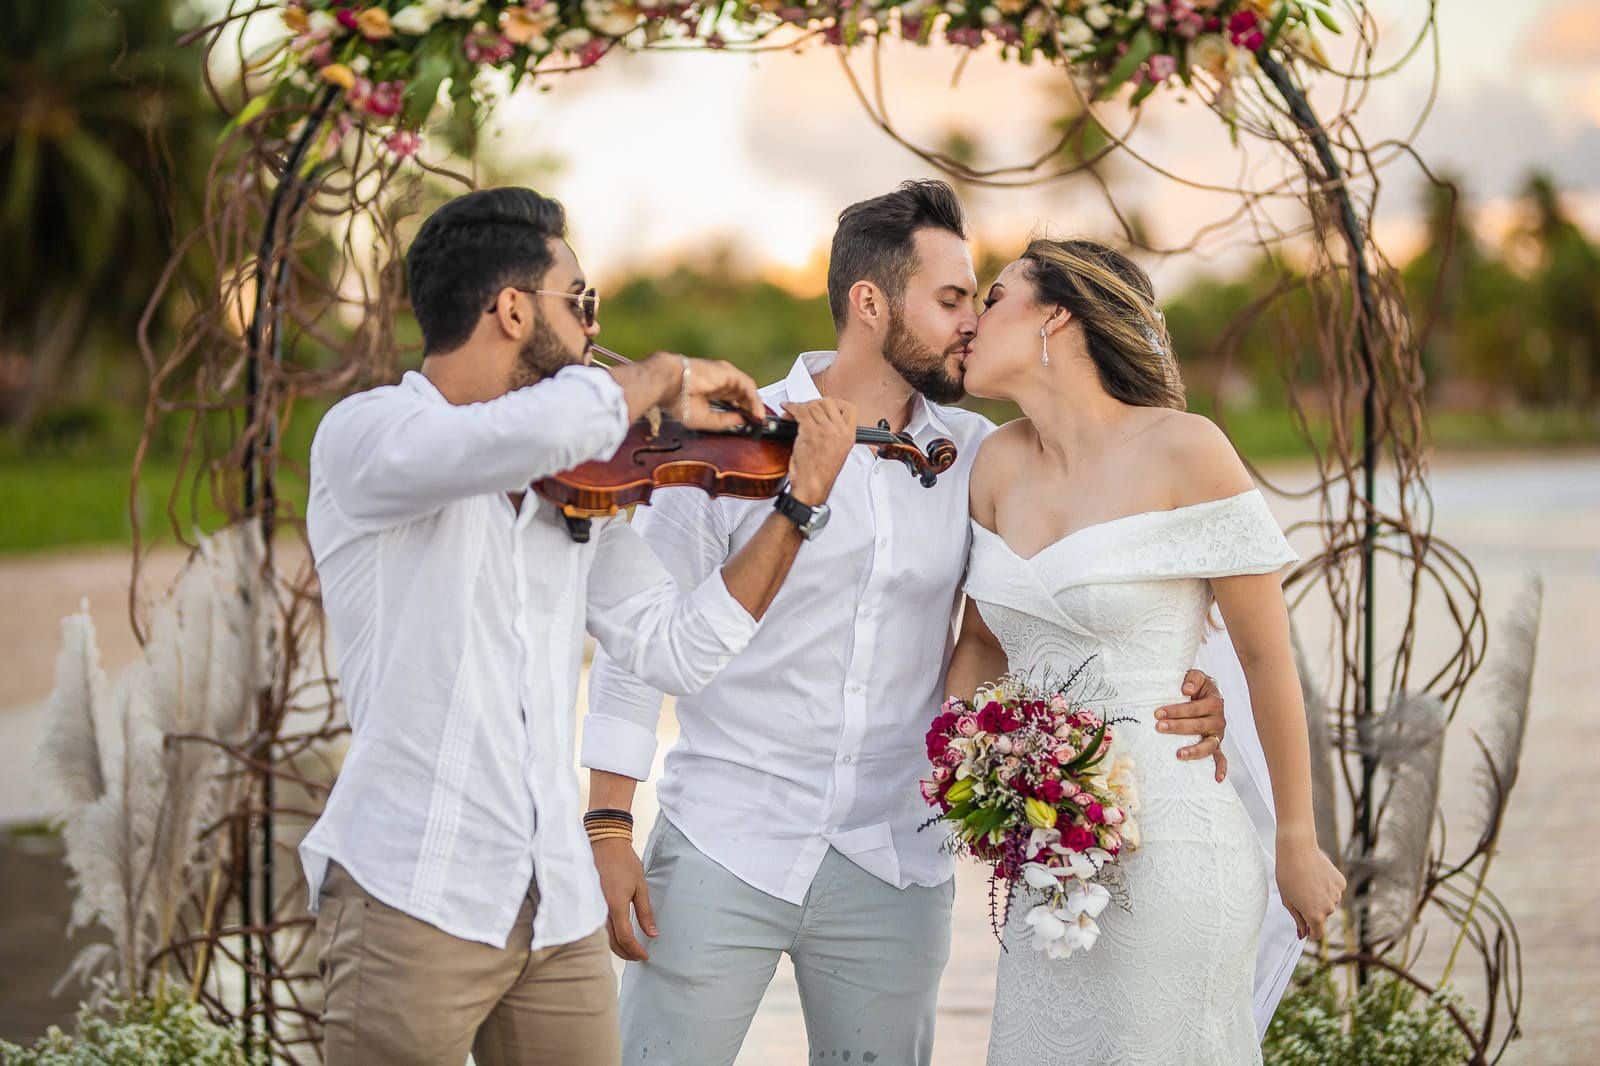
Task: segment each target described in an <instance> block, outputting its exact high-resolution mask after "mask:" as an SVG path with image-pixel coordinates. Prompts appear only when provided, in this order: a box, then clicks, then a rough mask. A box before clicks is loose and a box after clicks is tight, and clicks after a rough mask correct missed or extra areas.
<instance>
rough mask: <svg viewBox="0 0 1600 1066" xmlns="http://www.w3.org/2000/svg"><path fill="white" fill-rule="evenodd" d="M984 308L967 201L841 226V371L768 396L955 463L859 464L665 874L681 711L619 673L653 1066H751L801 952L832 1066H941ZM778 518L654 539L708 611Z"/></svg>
mask: <svg viewBox="0 0 1600 1066" xmlns="http://www.w3.org/2000/svg"><path fill="white" fill-rule="evenodd" d="M976 292H977V281H976V279H975V277H974V272H973V266H972V257H971V253H970V251H969V250H968V247H967V243H966V233H965V221H964V218H963V213H962V209H961V205H960V203H959V201H958V200H957V199H956V196H955V193H954V192H953V191H952V190H951V189H950V187H949V186H948V185H945V184H944V183H942V182H935V181H921V182H907V183H905V184H904V185H902V186H901V187H900V188H899V189H897V190H896V191H895V192H892V193H889V194H888V195H885V196H880V197H878V198H876V199H873V200H868V201H865V202H863V203H859V204H856V205H854V206H852V207H850V208H847V209H846V210H845V211H844V213H843V214H842V215H841V216H840V219H839V227H838V230H837V232H836V233H835V235H834V238H833V247H832V255H831V259H830V262H829V269H828V299H829V304H830V307H831V310H832V314H833V319H834V326H835V328H836V330H837V334H838V350H837V351H836V352H808V353H806V354H804V355H802V356H800V358H799V359H798V360H797V361H796V362H795V364H794V367H793V369H792V370H791V371H790V373H789V376H788V377H787V378H786V379H784V380H783V381H782V382H779V383H777V384H775V385H772V386H769V387H768V388H766V389H764V390H762V396H763V398H764V399H765V400H766V402H767V403H768V404H771V405H773V406H776V405H778V404H780V403H786V402H787V403H792V402H794V401H796V400H802V401H806V400H809V401H814V400H816V399H817V398H818V397H826V398H832V399H841V400H847V401H849V402H850V403H851V404H853V405H854V407H855V408H856V410H858V411H859V412H860V413H861V415H862V416H863V421H865V422H867V423H868V424H874V423H877V422H878V421H879V420H880V419H882V420H884V421H886V422H887V423H888V426H889V428H890V429H891V430H894V431H901V430H904V431H906V432H908V433H909V434H910V435H911V436H912V437H913V438H914V439H915V440H916V442H917V443H918V444H919V445H920V446H922V447H924V448H925V447H927V446H928V445H929V444H930V443H931V442H932V441H933V440H935V439H936V438H939V437H947V438H950V439H951V440H953V441H954V442H955V444H956V447H957V450H958V458H957V460H956V462H955V465H954V466H953V467H952V468H951V469H949V470H948V471H947V472H945V473H944V474H942V475H941V476H940V477H939V480H938V483H937V484H936V485H935V486H934V487H932V488H924V487H923V486H922V485H921V484H920V483H919V482H918V481H917V480H916V479H915V478H912V477H908V476H907V474H906V472H905V471H904V470H903V469H901V468H900V466H899V465H898V464H895V463H885V462H879V461H876V460H874V458H873V457H872V455H871V453H870V452H869V451H868V450H866V449H856V450H855V451H853V452H851V454H850V456H849V458H848V459H847V460H846V462H845V464H844V469H843V471H842V472H841V473H840V475H839V479H838V483H837V485H836V486H835V488H834V492H833V494H832V496H831V497H830V500H829V507H830V508H831V510H832V513H831V515H817V516H813V517H811V519H810V520H809V521H808V523H807V525H808V527H810V528H815V527H817V526H820V525H821V524H822V522H823V521H827V524H828V534H827V537H826V538H825V539H824V540H822V541H820V542H819V543H818V544H816V545H814V546H813V548H812V549H810V550H807V551H806V553H805V554H804V555H802V556H800V557H799V559H798V560H797V561H796V563H795V566H794V570H793V573H792V574H791V575H790V577H789V580H788V582H787V583H786V584H785V586H784V588H783V590H782V592H781V593H779V594H778V596H777V597H776V598H775V600H774V601H773V603H772V605H771V610H770V612H769V614H768V616H767V620H766V621H765V623H764V624H763V625H762V627H761V630H760V631H759V632H758V633H757V634H756V635H755V636H754V637H753V638H752V640H751V641H750V644H749V646H748V647H747V648H746V649H745V650H744V651H743V652H741V653H740V654H739V656H738V657H737V658H735V659H734V660H733V662H732V663H730V664H729V666H728V668H727V669H725V670H724V671H723V672H722V673H721V674H720V675H719V676H718V678H717V679H716V680H715V681H713V682H712V683H711V684H710V685H708V686H707V687H706V688H705V689H704V690H702V691H701V692H699V693H697V694H695V695H693V696H689V697H685V698H683V699H681V700H679V701H678V704H677V717H678V723H679V727H680V730H681V735H680V738H679V740H678V742H677V744H676V745H675V746H674V747H673V748H672V750H671V751H670V752H669V753H668V754H667V757H666V769H665V774H664V776H663V778H662V780H661V783H660V786H659V790H658V795H659V797H660V801H661V817H660V818H659V819H658V820H657V822H656V825H655V829H654V831H653V833H652V835H651V838H650V841H649V842H648V844H647V845H646V847H645V854H644V860H643V862H642V863H641V861H640V858H639V856H638V855H636V854H635V852H634V850H633V846H632V842H631V840H630V839H628V834H627V833H626V831H625V827H626V825H627V824H628V823H627V821H626V818H627V815H626V812H627V811H628V809H629V807H630V806H631V803H632V799H633V793H634V789H635V786H636V784H637V782H638V781H640V780H643V779H644V778H645V777H646V776H648V774H649V773H650V768H651V764H652V761H653V758H654V754H655V748H656V723H657V719H658V716H659V713H660V704H661V693H660V691H659V686H652V685H650V684H649V683H648V679H642V678H640V677H639V676H638V671H637V670H634V669H633V668H632V667H631V665H630V664H629V663H628V662H626V661H625V660H623V659H621V658H620V657H618V656H615V655H613V654H611V653H610V649H606V650H605V651H604V652H603V653H602V654H600V655H598V656H597V657H596V660H595V667H594V670H593V673H592V674H591V677H590V685H589V704H590V711H589V714H588V716H587V718H586V719H585V722H584V739H583V750H582V762H583V764H584V765H585V766H587V767H589V768H590V770H591V778H590V795H589V805H590V808H591V812H592V813H591V818H592V819H593V824H594V825H595V826H596V827H597V828H595V829H593V830H591V837H592V840H593V848H594V855H595V861H596V863H597V864H598V866H599V868H600V878H601V882H602V885H603V886H604V890H605V896H606V901H607V904H608V906H609V912H610V914H609V920H608V922H607V930H608V933H609V936H610V940H611V947H612V950H613V951H615V952H616V953H617V954H618V955H620V956H621V957H623V958H625V959H628V960H630V962H629V964H628V966H627V968H626V970H625V972H624V976H623V981H622V1005H621V1021H622V1040H623V1059H624V1061H625V1062H627V1063H629V1064H630V1066H631V1064H638V1063H648V1066H718V1064H728V1063H732V1062H733V1061H734V1058H735V1057H736V1055H737V1054H738V1050H739V1046H740V1044H741V1043H742V1042H743V1040H744V1036H745V1033H746V1031H747V1030H748V1028H749V1026H750V1022H751V1019H752V1018H753V1017H754V1014H755V1011H756V1008H757V1006H758V1005H759V1004H760V1001H761V997H762V995H763V993H764V992H765V990H766V987H767V984H768V982H769V981H770V979H771V978H772V975H773V973H774V971H775V970H776V968H777V965H778V960H779V958H780V956H782V955H783V954H785V953H787V954H788V955H789V956H790V958H791V960H792V961H793V964H794V970H795V977H796V980H797V982H798V984H799V990H800V1002H801V1006H802V1008H803V1010H804V1014H805V1023H806V1032H807V1035H808V1038H809V1041H810V1045H811V1049H812V1052H813V1053H814V1054H815V1055H817V1056H824V1055H825V1056H828V1061H830V1062H833V1061H842V1060H843V1057H844V1056H845V1055H846V1054H847V1053H853V1054H854V1061H858V1062H873V1061H876V1062H878V1063H880V1064H883V1066H889V1064H893V1066H908V1064H913V1063H924V1064H925V1063H927V1062H928V1061H929V1055H930V1053H931V1048H932V1042H933V1029H934V1016H935V1000H936V994H937V991H938V986H939V977H940V974H941V972H942V971H943V969H944V965H945V962H946V960H947V958H948V956H949V950H950V910H951V900H952V897H953V880H952V873H953V870H952V867H951V861H950V858H949V856H948V855H946V854H944V853H943V852H942V851H941V850H940V846H939V845H940V840H939V834H935V833H918V831H917V830H918V826H919V825H921V824H922V823H923V822H924V821H925V820H926V819H927V815H928V810H927V807H926V806H925V804H924V803H923V800H922V798H921V795H920V793H919V791H918V788H917V782H918V779H919V778H920V777H921V776H922V774H923V773H925V772H926V759H925V756H924V754H923V733H924V732H925V730H926V729H927V726H928V722H929V721H930V720H931V719H932V718H933V716H934V715H935V714H936V713H937V711H938V708H939V705H940V703H941V701H942V700H943V698H944V691H943V688H942V685H943V682H944V677H945V668H946V666H947V664H948V662H949V657H950V652H951V648H952V644H953V635H954V624H953V623H954V616H955V612H956V611H957V610H958V608H959V604H960V587H961V578H962V572H963V569H964V567H965V565H966V559H967V551H968V542H969V538H970V535H971V534H970V526H969V523H968V517H967V484H968V478H969V475H970V472H971V468H972V459H973V457H974V456H975V455H976V454H977V452H978V445H979V443H980V442H981V441H982V439H983V438H984V437H985V436H986V435H987V434H988V433H989V432H990V431H991V430H992V429H993V428H994V426H993V424H992V423H991V422H989V421H988V420H987V419H985V418H984V417H982V416H981V415H978V414H976V413H974V412H971V411H966V410H962V409H960V408H956V407H947V406H943V405H944V404H948V403H953V402H954V401H956V400H958V399H960V398H961V396H962V394H963V393H962V386H961V380H962V362H963V359H964V357H965V354H966V350H967V346H968V344H969V343H970V341H971V339H972V337H973V335H974V334H975V332H976V329H977V313H976V308H975V306H974V303H975V296H976ZM771 509H772V507H771V504H769V503H760V502H750V501H744V500H732V499H727V498H725V497H724V498H718V499H710V498H708V497H707V496H705V495H704V494H702V493H698V492H690V491H683V490H676V491H674V490H665V491H662V490H658V491H657V492H656V494H655V497H654V506H652V507H650V508H648V509H645V510H641V511H640V512H639V515H638V517H637V518H636V519H635V521H634V527H635V528H636V529H637V530H638V531H639V532H640V534H641V535H642V537H643V539H644V540H645V542H646V543H648V544H650V545H651V546H652V547H654V548H655V549H656V551H657V553H658V554H659V555H660V557H661V559H662V561H663V562H664V563H665V564H666V566H667V567H668V569H669V570H671V571H672V573H673V574H674V576H675V577H676V578H677V580H678V582H679V583H680V585H681V586H682V587H684V588H694V587H696V586H697V585H699V584H700V583H701V582H702V581H703V580H705V577H706V575H708V574H711V573H714V572H715V570H716V568H717V567H719V566H722V565H723V564H724V562H725V561H726V560H727V559H728V558H729V556H730V554H731V553H733V552H736V551H738V550H741V549H742V548H743V547H744V546H745V545H747V544H750V543H752V542H753V541H754V540H755V539H756V538H758V537H759V536H760V535H761V531H762V530H763V529H764V528H765V526H766V523H767V522H768V521H770V519H769V518H768V515H769V514H770V512H771ZM1185 691H1186V692H1187V693H1189V694H1190V695H1191V697H1192V702H1191V703H1189V704H1187V705H1184V706H1182V707H1176V708H1167V709H1166V711H1167V713H1168V715H1169V718H1170V722H1171V725H1172V726H1173V731H1174V732H1178V733H1185V734H1191V735H1194V734H1199V735H1202V736H1203V739H1202V741H1201V742H1200V743H1199V744H1197V745H1195V746H1193V747H1191V748H1189V749H1187V750H1186V752H1185V753H1184V757H1187V758H1204V757H1205V756H1208V755H1211V754H1213V753H1214V752H1216V751H1217V746H1218V743H1219V737H1220V734H1221V733H1222V731H1223V713H1222V701H1221V699H1220V698H1219V697H1218V696H1217V693H1216V689H1215V687H1214V685H1212V684H1211V682H1210V681H1209V679H1207V678H1206V677H1205V676H1204V675H1203V674H1200V673H1199V672H1198V671H1195V672H1191V674H1190V676H1189V678H1188V680H1187V682H1186V684H1185ZM619 826H620V828H619ZM641 930H642V932H643V934H644V937H645V940H646V941H648V947H646V944H645V941H641V939H640V936H639V932H640V931H641ZM835 1055H837V1056H839V1058H837V1059H836V1058H835V1057H833V1056H835Z"/></svg>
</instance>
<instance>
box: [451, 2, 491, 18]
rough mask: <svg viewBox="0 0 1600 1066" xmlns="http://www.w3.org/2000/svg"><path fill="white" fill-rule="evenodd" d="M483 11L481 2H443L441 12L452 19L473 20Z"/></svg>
mask: <svg viewBox="0 0 1600 1066" xmlns="http://www.w3.org/2000/svg"><path fill="white" fill-rule="evenodd" d="M482 10H483V0H444V3H443V5H442V8H441V11H442V13H443V14H444V15H447V16H448V17H450V18H453V19H475V18H477V17H478V13H479V12H480V11H482Z"/></svg>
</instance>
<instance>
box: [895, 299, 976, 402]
mask: <svg viewBox="0 0 1600 1066" xmlns="http://www.w3.org/2000/svg"><path fill="white" fill-rule="evenodd" d="M949 354H950V353H949V352H948V351H945V352H939V351H935V350H934V349H932V348H930V347H928V346H927V345H926V344H924V343H922V342H921V341H919V340H918V339H917V338H916V337H913V336H912V335H911V331H910V330H909V329H907V328H906V324H905V320H904V319H903V318H902V317H901V316H900V314H899V313H898V312H894V311H891V312H890V314H889V335H888V336H887V337H885V338H884V340H883V357H884V359H886V360H888V362H889V365H890V366H892V367H894V368H895V370H896V371H898V372H899V374H900V376H901V377H902V378H904V379H905V380H906V384H908V385H910V386H911V387H912V388H913V389H916V390H917V391H918V392H920V393H922V395H924V396H926V397H927V398H928V399H930V400H932V401H933V402H934V403H955V402H956V401H957V400H959V399H961V398H962V397H963V396H965V395H966V390H965V389H963V388H962V387H961V378H960V377H958V376H954V375H952V374H951V373H950V372H949V371H948V370H946V369H945V362H946V360H947V358H948V356H949Z"/></svg>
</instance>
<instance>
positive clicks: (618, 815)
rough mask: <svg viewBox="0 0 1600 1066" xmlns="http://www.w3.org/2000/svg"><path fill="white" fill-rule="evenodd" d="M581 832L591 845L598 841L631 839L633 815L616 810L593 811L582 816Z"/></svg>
mask: <svg viewBox="0 0 1600 1066" xmlns="http://www.w3.org/2000/svg"><path fill="white" fill-rule="evenodd" d="M583 830H584V832H585V833H587V834H588V836H589V842H590V843H591V844H592V843H594V842H596V841H600V840H629V841H631V840H632V839H633V815H632V814H630V813H629V812H627V811H622V810H617V809H616V808H602V809H599V810H593V811H590V812H588V813H587V814H585V815H584V816H583Z"/></svg>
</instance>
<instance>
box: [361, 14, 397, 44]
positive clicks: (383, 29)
mask: <svg viewBox="0 0 1600 1066" xmlns="http://www.w3.org/2000/svg"><path fill="white" fill-rule="evenodd" d="M356 29H358V30H360V31H361V36H363V37H365V38H366V39H367V40H369V41H381V40H383V39H384V38H385V37H393V36H394V27H393V26H391V25H389V13H388V12H387V11H385V10H384V9H383V8H381V7H369V8H367V9H366V10H365V11H363V12H361V14H359V15H357V16H356Z"/></svg>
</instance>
